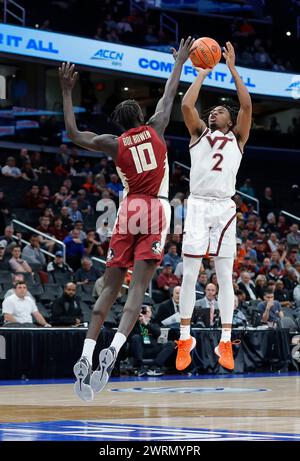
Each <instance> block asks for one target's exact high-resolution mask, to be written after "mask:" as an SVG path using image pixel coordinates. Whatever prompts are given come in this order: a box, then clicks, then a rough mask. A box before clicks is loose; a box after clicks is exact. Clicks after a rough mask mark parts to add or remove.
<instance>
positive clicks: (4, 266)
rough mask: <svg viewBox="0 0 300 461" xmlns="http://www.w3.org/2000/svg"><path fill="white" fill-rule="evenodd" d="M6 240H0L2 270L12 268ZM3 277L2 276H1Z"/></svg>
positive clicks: (0, 267) (0, 265) (0, 269)
mask: <svg viewBox="0 0 300 461" xmlns="http://www.w3.org/2000/svg"><path fill="white" fill-rule="evenodd" d="M6 246H7V244H6V241H5V240H1V241H0V271H9V270H10V264H9V262H8V256H7V254H6V251H5V250H6ZM0 279H1V276H0Z"/></svg>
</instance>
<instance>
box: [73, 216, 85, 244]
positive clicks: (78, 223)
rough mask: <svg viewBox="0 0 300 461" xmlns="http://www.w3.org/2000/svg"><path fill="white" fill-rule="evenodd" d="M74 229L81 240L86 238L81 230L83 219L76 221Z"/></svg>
mask: <svg viewBox="0 0 300 461" xmlns="http://www.w3.org/2000/svg"><path fill="white" fill-rule="evenodd" d="M74 229H76V230H78V231H79V238H80V240H81V241H82V242H83V241H84V240H85V239H86V233H85V232H84V230H83V221H76V222H75V224H74Z"/></svg>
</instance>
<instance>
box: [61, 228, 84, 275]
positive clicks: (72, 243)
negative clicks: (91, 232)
mask: <svg viewBox="0 0 300 461" xmlns="http://www.w3.org/2000/svg"><path fill="white" fill-rule="evenodd" d="M79 235H80V233H79V231H78V230H76V229H74V230H72V231H71V233H70V235H68V236H67V237H66V238H65V239H64V244H65V245H66V261H67V263H68V264H69V265H70V266H71V267H72V269H73V271H76V270H77V269H78V268H79V267H80V261H81V258H82V256H83V253H84V247H83V243H82V241H81V240H80V238H79Z"/></svg>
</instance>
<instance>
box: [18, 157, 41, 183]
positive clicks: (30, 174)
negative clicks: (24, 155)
mask: <svg viewBox="0 0 300 461" xmlns="http://www.w3.org/2000/svg"><path fill="white" fill-rule="evenodd" d="M21 173H22V178H23V179H25V181H34V182H35V181H37V180H38V175H37V174H36V172H35V171H34V169H33V168H32V166H31V162H30V159H28V160H27V161H26V162H25V163H24V164H23V167H22V169H21Z"/></svg>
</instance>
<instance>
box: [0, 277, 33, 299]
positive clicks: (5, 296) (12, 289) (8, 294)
mask: <svg viewBox="0 0 300 461" xmlns="http://www.w3.org/2000/svg"><path fill="white" fill-rule="evenodd" d="M17 282H25V278H24V275H23V274H12V284H13V287H12V288H10V289H9V290H7V292H6V293H5V294H4V299H5V298H8V296H11V295H13V294H14V293H15V292H16V291H15V288H16V283H17ZM27 295H28V296H30V298H32V299H33V300H34V301H35V298H34V296H32V294H31V293H30V291H28V290H27Z"/></svg>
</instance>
